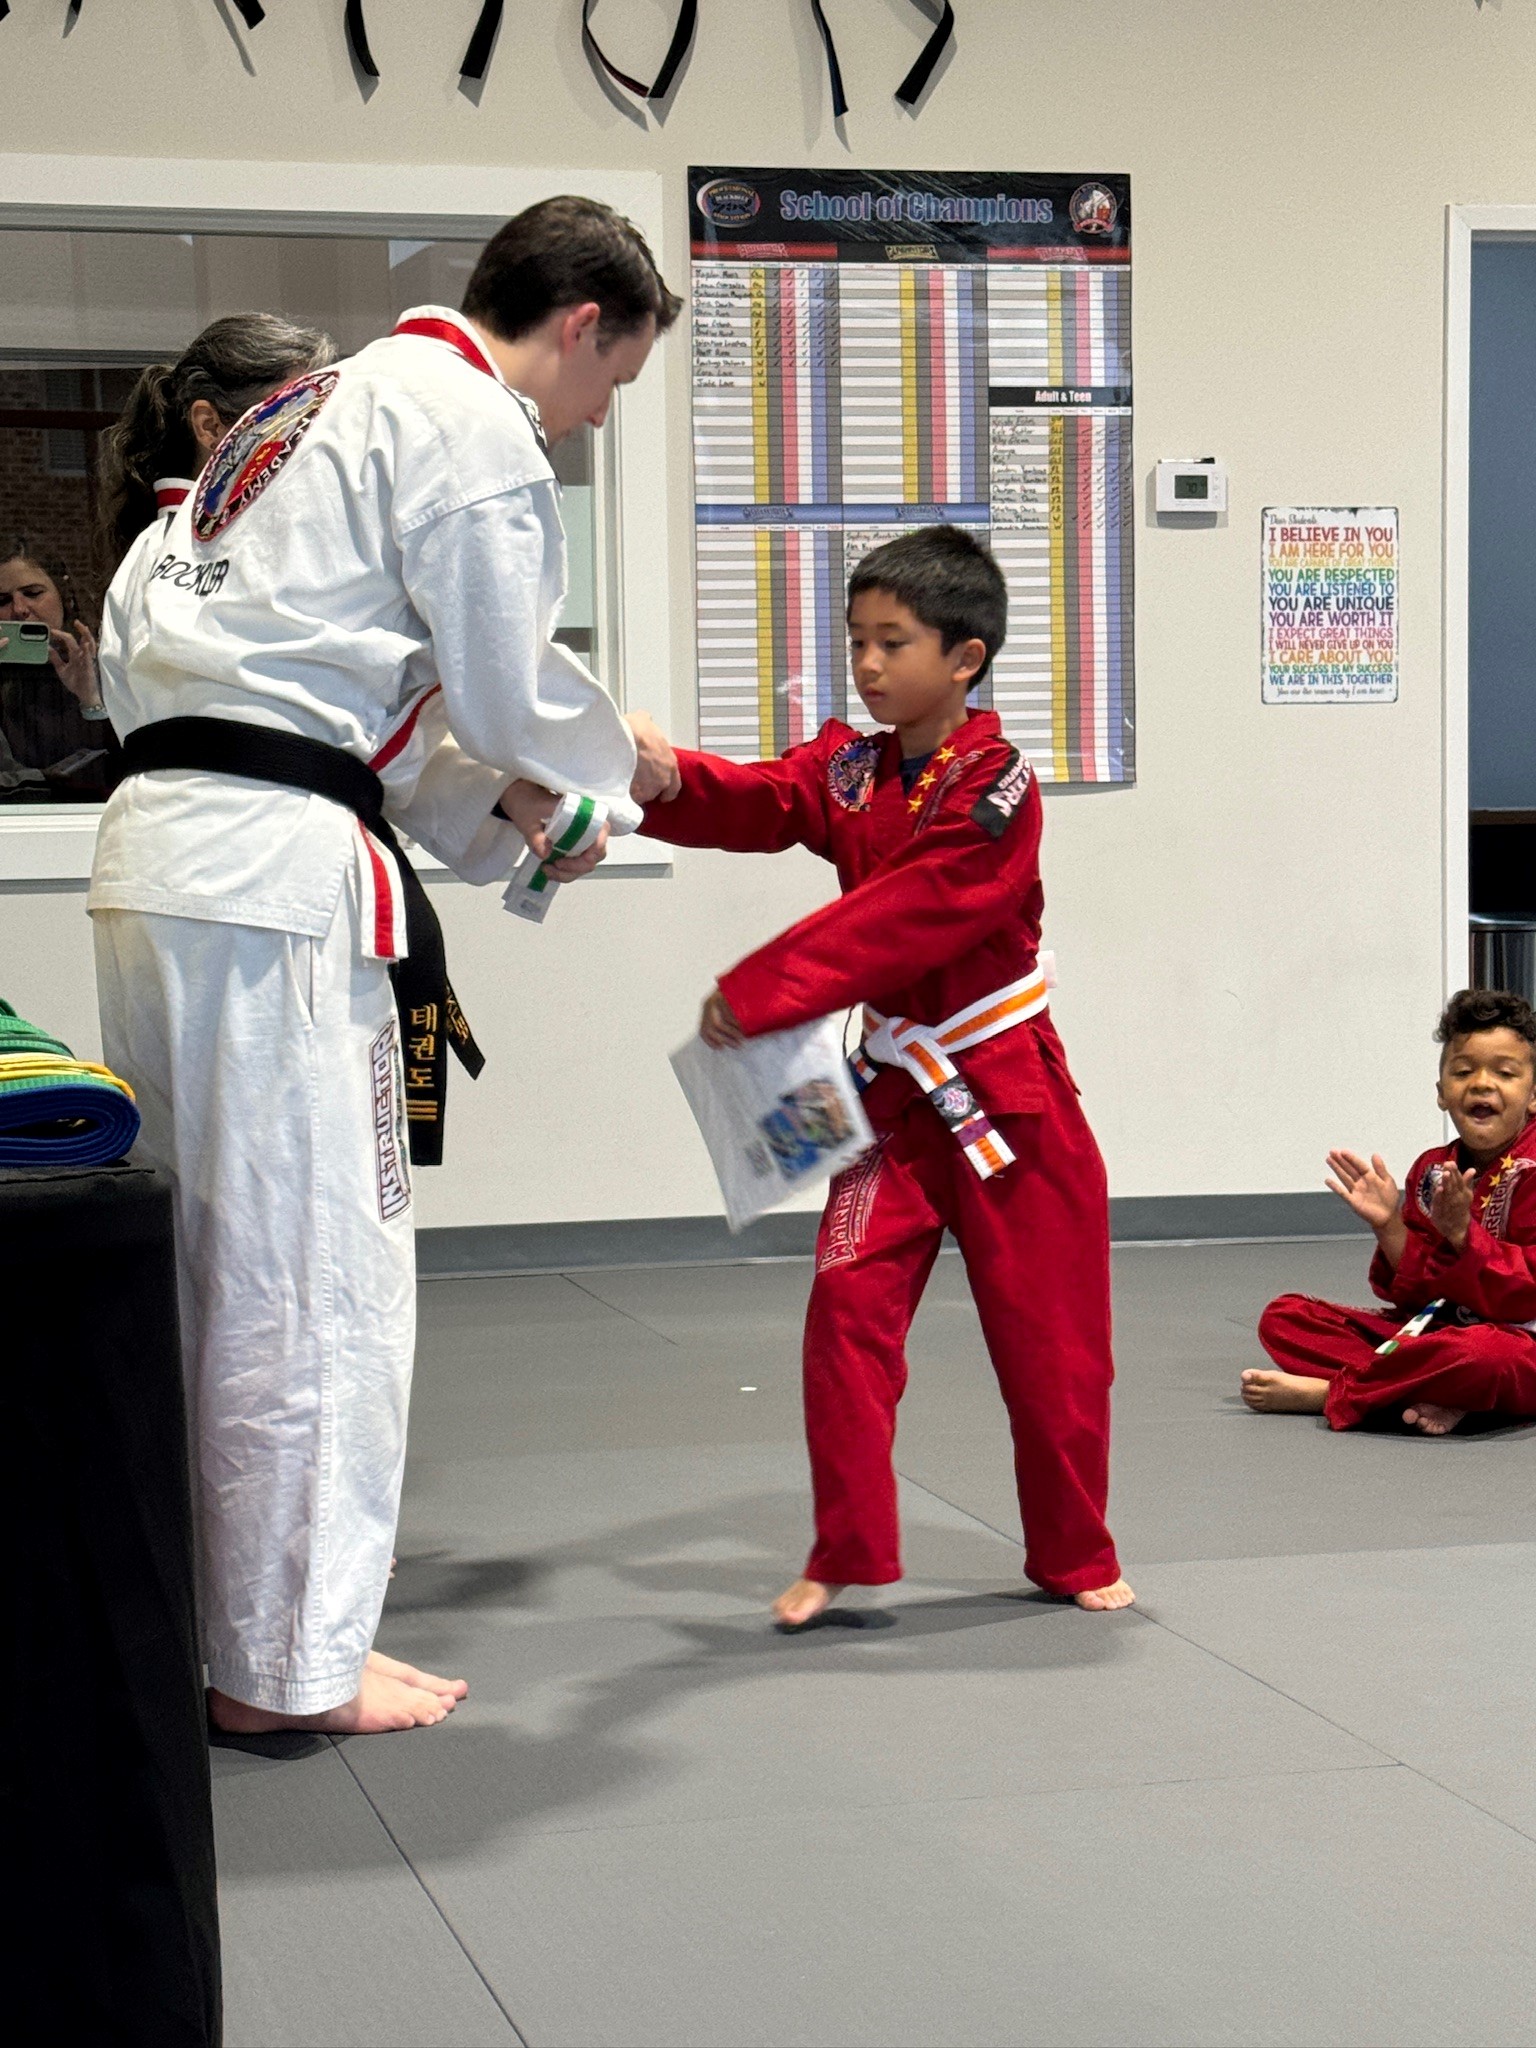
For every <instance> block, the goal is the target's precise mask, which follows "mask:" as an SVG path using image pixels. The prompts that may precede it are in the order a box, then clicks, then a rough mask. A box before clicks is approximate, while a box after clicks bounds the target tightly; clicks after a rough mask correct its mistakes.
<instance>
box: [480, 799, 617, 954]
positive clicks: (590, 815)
mask: <svg viewBox="0 0 1536 2048" xmlns="http://www.w3.org/2000/svg"><path fill="white" fill-rule="evenodd" d="M607 822H608V806H607V805H606V804H603V803H599V802H598V800H597V798H596V797H595V796H577V795H575V794H573V793H571V794H567V795H565V796H563V797H561V799H560V801H559V803H558V804H557V805H556V807H555V812H554V815H553V817H552V818H551V819H550V821H549V823H548V825H547V826H546V827H545V830H546V831H547V832H548V834H549V843H550V846H551V847H552V848H553V855H552V857H553V858H554V859H557V860H567V859H569V858H570V856H571V855H572V854H576V853H585V852H586V850H587V848H588V847H589V846H592V845H594V844H595V843H596V841H597V838H598V835H599V833H601V831H602V829H603V827H604V826H605V825H606V824H607ZM559 887H560V884H559V883H558V882H557V881H556V880H555V877H554V876H553V875H552V874H551V873H550V872H549V867H548V865H547V863H546V862H544V861H542V860H540V858H539V856H538V855H537V854H536V853H526V854H524V856H523V858H522V859H521V860H520V861H519V862H518V864H517V867H516V869H515V870H514V872H513V875H512V880H511V881H510V882H509V883H508V885H507V893H506V895H505V896H503V898H502V899H501V900H502V902H503V903H504V904H505V905H506V907H507V909H508V910H510V911H511V912H512V915H513V916H514V917H526V918H527V919H528V920H529V922H530V923H531V924H542V923H543V922H544V919H545V917H546V915H547V914H548V911H549V906H550V904H551V903H552V902H553V901H554V896H555V891H556V890H557V889H558V888H559Z"/></svg>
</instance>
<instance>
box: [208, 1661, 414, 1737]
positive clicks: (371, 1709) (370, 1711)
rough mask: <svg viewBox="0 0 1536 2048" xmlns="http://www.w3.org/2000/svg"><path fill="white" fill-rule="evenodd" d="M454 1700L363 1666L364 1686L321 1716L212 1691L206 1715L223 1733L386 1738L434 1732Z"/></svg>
mask: <svg viewBox="0 0 1536 2048" xmlns="http://www.w3.org/2000/svg"><path fill="white" fill-rule="evenodd" d="M453 1705H454V1703H453V1701H452V1700H451V1699H448V1700H444V1699H442V1698H440V1697H439V1696H438V1694H437V1693H435V1692H429V1691H427V1690H426V1689H425V1688H424V1687H422V1686H419V1685H408V1684H407V1683H406V1682H405V1680H404V1679H401V1678H394V1677H391V1676H390V1674H389V1673H388V1672H384V1671H375V1670H373V1669H372V1668H371V1664H370V1665H365V1666H364V1668H363V1682H362V1684H361V1685H360V1686H359V1687H358V1689H357V1691H356V1692H355V1693H354V1694H353V1696H352V1698H351V1699H349V1700H343V1701H342V1703H341V1705H340V1706H339V1707H331V1708H328V1709H327V1711H326V1712H325V1713H323V1714H277V1713H273V1712H272V1711H271V1710H270V1709H268V1708H266V1707H252V1706H248V1705H247V1704H246V1702H245V1701H244V1700H234V1699H231V1698H230V1696H229V1694H228V1693H226V1692H219V1691H218V1690H217V1689H216V1688H211V1689H210V1691H209V1694H208V1716H209V1719H210V1720H211V1721H212V1722H213V1725H214V1727H215V1728H221V1729H223V1731H224V1733H225V1734H226V1735H280V1734H282V1733H283V1732H284V1731H293V1730H297V1731H300V1732H310V1733H313V1734H317V1735H385V1734H388V1733H390V1732H391V1731H393V1730H396V1729H401V1728H432V1727H435V1726H436V1724H437V1723H438V1722H439V1721H446V1720H447V1718H448V1716H449V1715H450V1714H451V1713H452V1712H453Z"/></svg>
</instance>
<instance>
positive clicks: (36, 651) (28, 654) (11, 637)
mask: <svg viewBox="0 0 1536 2048" xmlns="http://www.w3.org/2000/svg"><path fill="white" fill-rule="evenodd" d="M47 659H48V628H47V627H46V626H45V625H44V624H43V622H42V621H41V619H0V663H4V664H6V665H7V666H11V665H14V664H16V663H18V662H27V663H29V664H31V665H33V666H36V665H37V664H38V663H39V662H44V661H46V660H47Z"/></svg>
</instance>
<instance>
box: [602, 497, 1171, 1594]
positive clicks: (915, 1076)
mask: <svg viewBox="0 0 1536 2048" xmlns="http://www.w3.org/2000/svg"><path fill="white" fill-rule="evenodd" d="M1007 607H1008V600H1007V592H1006V589H1005V587H1004V583H1003V578H1002V574H1001V571H1000V570H999V569H998V567H997V564H996V563H995V562H994V561H993V559H992V557H991V555H990V554H988V552H987V551H986V549H985V548H983V547H981V546H980V545H979V544H978V543H977V542H976V541H974V540H973V539H971V537H970V536H969V535H968V534H965V533H963V532H961V531H960V530H959V529H958V528H956V527H952V526H936V527H928V528H925V529H923V530H922V531H919V532H915V533H910V534H905V535H903V536H902V537H901V538H900V539H899V540H895V541H892V542H890V543H889V544H888V545H887V546H885V547H881V548H877V549H875V551H874V552H873V553H872V554H870V555H867V556H866V557H865V558H864V560H863V561H862V562H861V563H860V564H859V566H858V568H857V569H856V570H855V572H854V574H853V577H852V580H851V582H850V585H849V596H848V630H849V640H850V645H851V648H852V663H853V678H854V682H855V684H856V686H857V689H858V693H859V696H860V697H861V698H862V699H863V702H864V706H865V709H866V710H867V711H868V712H869V714H870V716H871V718H873V719H875V720H876V721H877V722H878V723H880V724H881V725H884V726H887V727H889V728H891V729H890V730H889V731H888V732H886V733H884V734H882V735H880V736H878V737H870V736H868V735H866V734H861V733H858V732H855V731H854V730H853V728H852V727H851V726H849V725H845V724H844V723H843V722H842V720H840V719H836V718H833V719H829V720H828V721H827V723H826V724H825V725H824V726H823V727H822V729H821V731H820V733H819V734H818V735H817V737H816V738H815V739H814V740H812V741H810V742H809V743H808V744H807V745H805V746H800V747H794V748H791V750H790V751H789V752H788V753H787V754H786V755H785V756H784V757H783V759H782V760H777V761H755V762H751V763H746V764H741V763H737V762H733V761H725V760H721V759H720V758H718V757H717V756H715V755H711V754H698V753H686V752H680V753H679V756H678V762H679V767H680V770H681V776H682V790H681V793H680V794H679V795H678V796H677V797H676V798H674V799H672V800H670V801H666V802H658V803H655V804H652V805H651V806H650V807H649V808H648V810H647V812H646V822H645V825H644V826H643V827H642V829H643V830H644V831H646V832H649V833H652V834H653V835H655V836H656V837H658V838H661V839H668V840H672V841H674V842H675V843H676V844H678V845H680V846H715V847H724V848H726V849H728V850H731V851H736V852H762V853H769V852H777V851H779V850H781V849H783V848H785V847H789V846H794V845H801V846H807V847H809V848H810V849H811V851H812V852H813V853H818V854H820V855H821V856H822V857H823V858H824V859H826V860H830V861H832V862H833V863H834V864H835V866H836V868H837V872H838V879H839V880H840V881H841V883H842V886H843V892H844V893H843V895H842V898H841V900H840V901H838V902H835V903H831V904H829V905H827V906H826V907H825V908H824V909H821V910H818V911H815V912H813V913H812V915H811V916H809V917H807V918H803V919H802V920H801V921H800V923H799V924H796V925H794V926H792V927H791V928H790V930H788V931H787V932H784V933H782V934H781V935H780V936H779V937H778V938H776V939H774V940H772V941H771V942H770V943H769V944H768V945H766V946H762V947H760V948H759V949H758V951H756V952H755V953H752V954H750V955H749V956H748V957H747V958H746V959H745V960H743V961H742V962H741V963H740V964H739V965H738V966H736V967H733V968H732V969H731V971H730V972H729V973H728V974H724V975H722V976H721V978H720V983H719V986H718V988H717V989H716V990H715V991H714V993H713V994H712V995H711V996H710V997H709V998H708V1000H707V1001H706V1003H705V1005H704V1014H703V1019H702V1022H701V1025H700V1030H701V1033H702V1035H703V1037H704V1038H705V1040H706V1041H707V1042H708V1043H709V1044H711V1045H714V1046H726V1045H738V1044H740V1043H741V1042H742V1040H743V1038H745V1037H755V1036H757V1035H758V1034H759V1033H761V1032H765V1031H780V1030H785V1029H787V1028H789V1027H790V1026H792V1025H797V1024H805V1023H809V1022H811V1021H813V1020H814V1019H816V1018H818V1017H825V1016H828V1015H830V1014H832V1013H834V1012H836V1011H838V1010H844V1009H848V1008H850V1007H852V1006H853V1005H854V1004H856V1003H866V1002H867V1003H870V1004H874V1005H878V1010H867V1011H866V1012H865V1018H864V1024H865V1034H866V1035H865V1041H864V1045H863V1048H862V1051H861V1053H860V1055H859V1057H858V1059H857V1060H856V1061H855V1066H856V1068H857V1069H858V1070H859V1072H860V1074H861V1077H863V1078H867V1080H868V1087H867V1092H866V1093H865V1096H864V1102H865V1107H866V1108H867V1110H868V1112H869V1119H870V1122H871V1124H872V1125H873V1127H874V1130H875V1133H876V1138H877V1143H876V1145H875V1146H874V1148H873V1149H872V1150H871V1151H869V1152H867V1153H866V1154H865V1155H864V1157H863V1158H862V1159H860V1160H858V1161H856V1162H855V1164H854V1165H853V1166H851V1167H850V1168H849V1169H848V1170H847V1172H845V1173H843V1174H840V1175H839V1176H838V1178H837V1179H836V1180H834V1182H833V1183H832V1187H831V1190H830V1193H829V1196H828V1200H827V1209H826V1214H825V1216H824V1217H823V1219H822V1225H821V1233H820V1238H819V1241H818V1246H817V1254H816V1276H815V1281H814V1283H813V1286H812V1289H811V1299H810V1306H809V1310H808V1313H807V1318H806V1328H805V1351H804V1363H805V1415H806V1430H807V1435H808V1437H809V1441H810V1456H811V1481H812V1488H813V1492H814V1496H815V1522H816V1540H815V1543H814V1545H813V1546H812V1549H811V1553H810V1559H809V1561H808V1563H807V1564H806V1567H805V1576H804V1577H803V1578H801V1579H798V1580H797V1581H796V1582H795V1583H794V1585H792V1586H791V1587H790V1588H789V1589H788V1591H787V1592H786V1593H784V1594H783V1595H782V1596H781V1597H780V1598H779V1600H778V1601H777V1602H776V1603H775V1607H774V1612H775V1614H776V1616H777V1617H778V1620H779V1622H780V1623H781V1624H782V1625H784V1626H786V1627H799V1626H803V1625H804V1624H805V1623H806V1622H808V1621H812V1620H814V1619H815V1617H816V1616H817V1615H818V1614H820V1613H821V1612H822V1611H823V1609H825V1608H826V1607H827V1606H828V1605H829V1603H830V1602H831V1600H832V1599H833V1598H834V1596H835V1595H836V1594H837V1593H839V1592H840V1591H841V1590H842V1588H843V1587H844V1586H845V1585H848V1584H858V1585H867V1586H878V1585H886V1584H888V1583H890V1582H891V1581H892V1580H894V1579H899V1578H900V1577H901V1557H900V1541H899V1534H898V1529H897V1518H896V1479H895V1474H894V1472H893V1470H892V1465H891V1451H892V1444H893V1441H894V1438H895V1433H896V1404H897V1402H898V1401H899V1400H900V1398H901V1393H902V1389H903V1387H904V1386H905V1384H906V1378H907V1362H906V1337H907V1331H908V1328H909V1326H910V1324H911V1321H912V1318H913V1315H914V1314H915V1313H916V1310H917V1305H918V1302H919V1300H920V1299H921V1297H922V1293H923V1288H924V1285H925V1284H926V1282H927V1279H928V1275H929V1272H930V1271H931V1270H932V1267H933V1262H934V1259H935V1258H936V1257H937V1255H938V1251H939V1246H940V1243H941V1240H942V1238H943V1235H944V1232H945V1229H946V1228H948V1229H949V1230H951V1231H953V1233H954V1235H955V1237H956V1238H957V1239H958V1241H959V1244H960V1248H961V1250H962V1252H963V1253H964V1255H965V1260H966V1267H967V1271H968V1273H969V1276H970V1282H971V1287H972V1291H973V1292H974V1294H975V1297H976V1305H977V1307H978V1309H979V1310H980V1313H981V1321H982V1328H983V1331H984V1333H985V1336H986V1340H987V1346H988V1349H989V1351H990V1353H991V1357H992V1364H993V1367H994V1369H995V1371H996V1373H997V1378H998V1384H999V1386H1000V1387H1001V1389H1002V1395H1003V1400H1004V1402H1005V1404H1006V1406H1007V1409H1008V1416H1009V1421H1010V1423H1011V1425H1012V1430H1013V1445H1014V1466H1015V1471H1016V1474H1017V1479H1018V1488H1019V1504H1020V1508H1021V1510H1022V1514H1023V1521H1024V1532H1025V1558H1024V1569H1025V1571H1026V1572H1027V1573H1028V1574H1029V1576H1030V1577H1031V1578H1032V1579H1034V1580H1035V1582H1036V1583H1037V1584H1038V1585H1040V1586H1042V1587H1044V1588H1045V1589H1046V1590H1047V1591H1049V1592H1052V1593H1057V1594H1060V1595H1062V1596H1064V1597H1070V1598H1072V1599H1075V1600H1076V1601H1077V1604H1078V1605H1079V1606H1080V1607H1088V1608H1097V1609H1104V1608H1115V1607H1123V1606H1126V1605H1127V1604H1128V1603H1129V1602H1130V1601H1131V1600H1132V1599H1133V1598H1134V1595H1133V1594H1132V1592H1131V1589H1130V1587H1129V1586H1127V1585H1126V1583H1125V1581H1124V1580H1123V1579H1122V1578H1121V1576H1120V1566H1119V1563H1118V1561H1117V1559H1116V1557H1115V1547H1114V1544H1113V1542H1112V1541H1111V1540H1110V1535H1109V1531H1108V1529H1107V1528H1106V1527H1105V1524H1104V1508H1105V1498H1106V1494H1107V1491H1108V1477H1109V1474H1108V1446H1109V1387H1110V1380H1111V1378H1112V1375H1113V1366H1112V1360H1111V1353H1110V1341H1109V1218H1108V1203H1107V1199H1106V1193H1105V1181H1104V1168H1103V1163H1102V1161H1101V1160H1100V1158H1099V1152H1098V1148H1097V1146H1096V1145H1095V1144H1094V1141H1093V1135H1092V1133H1091V1132H1090V1131H1089V1129H1088V1125H1087V1123H1086V1121H1085V1120H1084V1117H1083V1113H1082V1111H1081V1109H1080V1108H1079V1106H1078V1101H1077V1090H1076V1087H1075V1085H1074V1083H1073V1081H1072V1077H1071V1075H1070V1074H1069V1072H1068V1071H1067V1063H1066V1058H1065V1055H1064V1054H1063V1052H1062V1049H1061V1041H1060V1040H1059V1039H1058V1038H1057V1036H1056V1032H1055V1029H1054V1028H1053V1026H1052V1024H1051V1022H1050V1019H1049V1017H1048V1015H1047V1014H1046V1002H1047V994H1046V982H1045V977H1044V976H1043V974H1042V973H1041V971H1040V969H1039V967H1038V964H1037V957H1036V956H1037V954H1038V951H1039V946H1040V916H1041V909H1042V903H1043V898H1042V894H1041V889H1040V871H1039V861H1038V853H1039V844H1040V826H1041V804H1040V792H1039V789H1038V787H1037V786H1036V783H1035V779H1034V777H1033V775H1032V774H1031V772H1030V769H1029V766H1028V764H1027V762H1025V761H1024V760H1023V759H1022V758H1021V756H1020V755H1019V754H1017V753H1016V752H1015V751H1014V749H1013V748H1012V747H1010V746H1009V744H1008V742H1007V741H1006V740H1005V739H1004V738H1003V735H1002V728H1001V725H1000V723H999V721H998V718H997V716H996V714H995V713H993V712H991V711H977V710H972V709H969V708H968V706H967V702H966V699H967V695H968V693H969V692H970V691H971V690H973V689H974V688H975V687H976V685H977V684H978V683H979V682H980V681H981V680H982V678H983V677H984V676H985V674H986V672H987V668H988V665H989V664H990V662H991V660H992V657H993V655H994V654H996V652H997V650H998V648H999V647H1001V645H1002V643H1003V638H1004V635H1005V632H1006V628H1007ZM882 1013H883V1014H882ZM973 1090H974V1093H973V1092H972V1091H973Z"/></svg>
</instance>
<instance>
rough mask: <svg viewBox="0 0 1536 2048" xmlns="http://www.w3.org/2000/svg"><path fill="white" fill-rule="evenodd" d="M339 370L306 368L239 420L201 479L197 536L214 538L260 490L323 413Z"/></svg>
mask: <svg viewBox="0 0 1536 2048" xmlns="http://www.w3.org/2000/svg"><path fill="white" fill-rule="evenodd" d="M340 375H341V372H340V370H311V371H308V372H307V373H306V374H305V375H304V376H302V377H295V378H294V379H293V381H292V382H291V383H288V384H285V385H283V387H282V388H281V390H278V391H274V392H272V393H271V394H270V396H269V397H266V398H264V399H262V401H261V403H260V404H259V405H253V406H252V407H251V409H250V411H249V412H248V413H246V414H244V415H243V416H242V417H241V418H240V419H238V420H236V422H235V424H234V425H233V426H232V427H231V428H230V430H229V432H228V433H227V434H226V435H225V436H224V439H223V440H222V441H221V442H220V443H219V445H218V447H217V448H216V449H215V450H214V452H213V456H212V459H211V460H210V462H209V464H208V467H207V468H206V469H205V470H204V471H203V473H202V476H201V477H200V478H199V480H198V486H197V496H196V497H195V498H194V499H193V501H192V531H193V532H194V533H195V534H196V535H197V537H198V539H199V540H216V539H217V538H218V536H219V535H220V534H221V533H222V532H223V531H224V529H225V528H226V527H227V526H229V525H231V524H232V523H233V522H234V521H235V520H236V519H238V518H239V517H240V514H241V513H242V512H243V511H244V510H245V509H246V507H247V506H248V505H251V504H254V503H255V501H256V499H257V498H259V497H260V496H261V494H262V492H263V491H264V490H265V489H266V488H267V485H268V484H269V483H271V481H272V479H273V477H275V476H276V475H277V473H278V471H279V470H280V469H281V468H282V466H283V464H284V463H285V462H286V461H287V460H288V458H289V456H290V455H291V454H292V453H293V451H294V449H295V448H297V447H298V445H299V443H300V442H301V441H302V440H303V438H304V436H305V435H306V434H307V433H308V432H309V430H310V428H311V427H312V426H313V425H314V424H315V421H316V420H317V419H318V418H319V416H320V408H321V407H322V406H323V405H324V404H325V401H326V400H327V399H328V398H329V397H330V395H331V393H332V391H333V390H334V389H335V388H336V379H337V378H338V377H339V376H340Z"/></svg>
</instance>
